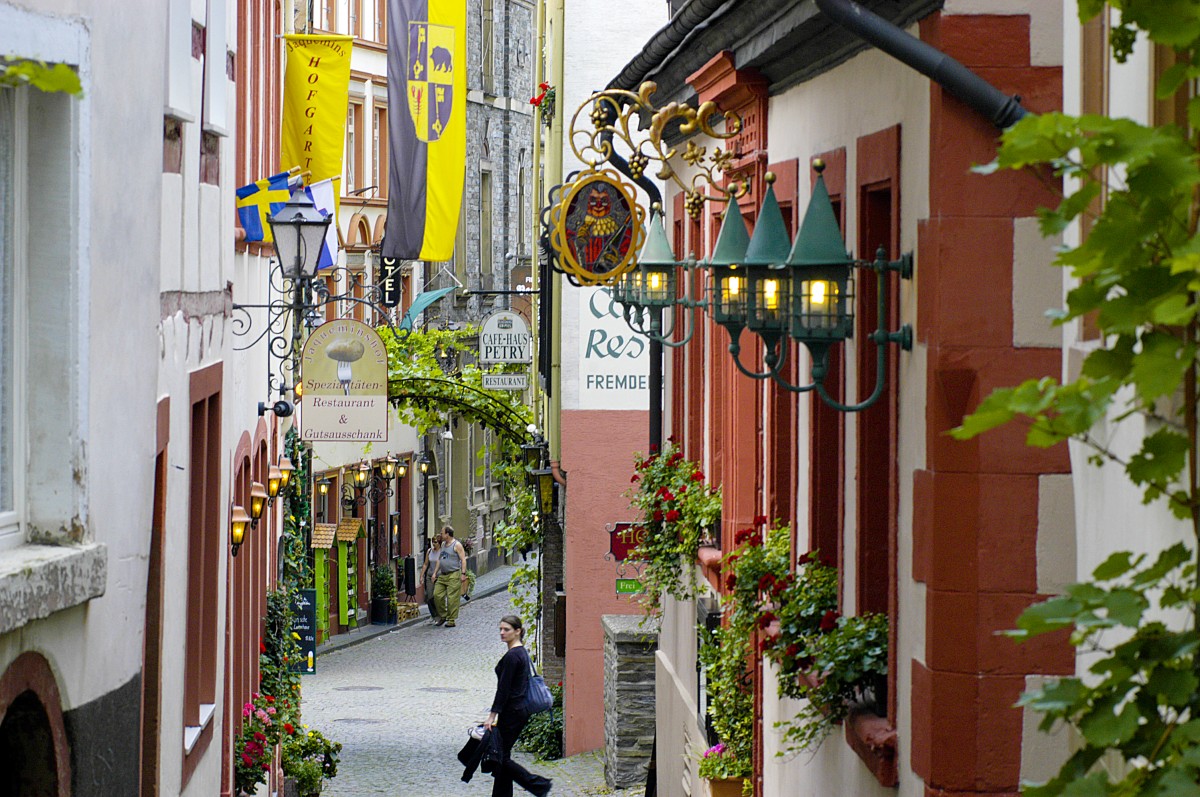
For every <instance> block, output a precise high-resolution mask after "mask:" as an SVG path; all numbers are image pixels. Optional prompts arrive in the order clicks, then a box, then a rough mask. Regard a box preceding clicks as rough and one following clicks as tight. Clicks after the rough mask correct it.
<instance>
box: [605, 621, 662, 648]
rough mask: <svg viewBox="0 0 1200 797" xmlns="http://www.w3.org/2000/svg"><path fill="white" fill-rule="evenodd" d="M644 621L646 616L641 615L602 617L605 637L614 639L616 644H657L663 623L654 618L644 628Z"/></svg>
mask: <svg viewBox="0 0 1200 797" xmlns="http://www.w3.org/2000/svg"><path fill="white" fill-rule="evenodd" d="M644 620H645V616H644V615H641V614H605V615H601V616H600V622H601V624H602V626H603V628H604V633H605V636H607V637H612V640H613V641H614V642H617V643H625V642H633V643H636V644H657V642H658V630H659V625H660V623H661V621H660V620H659V619H658V618H653V619H651V620H649V621H647V622H646V624H645V626H643V625H642V622H643V621H644Z"/></svg>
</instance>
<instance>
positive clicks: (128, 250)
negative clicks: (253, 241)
mask: <svg viewBox="0 0 1200 797" xmlns="http://www.w3.org/2000/svg"><path fill="white" fill-rule="evenodd" d="M166 26H167V22H166V7H165V6H164V5H163V4H161V3H154V2H149V1H148V0H142V1H140V2H129V3H119V4H113V3H107V2H92V1H91V0H46V1H45V2H42V1H41V0H39V1H38V2H33V3H22V4H20V6H18V5H15V4H12V3H8V2H3V3H0V54H3V55H4V56H10V57H15V58H18V59H21V58H29V59H39V60H44V61H47V62H50V63H65V64H69V65H71V66H72V67H74V68H76V69H77V70H78V73H79V76H80V79H81V83H82V89H83V95H82V97H80V98H70V97H67V96H66V95H40V94H35V93H34V92H33V91H32V90H28V89H22V90H21V91H22V92H23V93H24V94H25V95H26V100H27V101H28V105H27V107H26V108H25V112H26V113H25V115H24V116H23V114H22V113H21V111H20V110H18V112H17V115H16V122H17V124H18V126H21V125H29V126H28V128H27V129H26V139H25V142H24V146H25V149H24V150H23V151H22V150H18V164H19V168H22V169H25V170H26V171H25V176H26V177H27V178H28V179H29V181H30V183H29V184H28V185H27V186H26V188H25V189H24V190H25V200H26V201H25V204H24V207H23V209H19V210H18V212H17V217H16V225H15V227H14V228H13V230H14V235H15V237H14V239H13V240H15V241H17V242H21V241H23V246H24V251H23V255H24V258H25V263H24V267H25V276H26V277H27V281H26V282H25V284H24V288H25V290H26V291H27V293H26V295H25V296H23V297H20V298H19V299H18V301H21V302H22V303H23V305H24V307H25V309H26V310H27V311H28V313H27V315H26V316H25V317H24V322H23V324H22V326H21V327H20V328H18V329H17V330H16V335H15V338H16V341H17V356H18V361H20V360H22V359H24V362H23V363H20V364H19V365H18V370H17V380H16V382H15V387H16V388H17V390H16V395H15V408H16V412H17V413H18V419H19V424H20V425H19V426H18V428H19V430H21V432H23V436H22V437H21V438H19V439H18V440H17V446H16V448H15V449H13V451H14V454H13V460H11V461H10V462H9V463H7V464H9V465H10V466H12V465H15V467H16V468H17V469H18V471H19V472H20V473H21V475H22V477H23V480H22V482H21V483H20V489H19V491H18V494H17V512H18V514H19V515H20V531H19V532H18V533H17V534H16V535H15V536H14V537H13V538H11V539H10V540H9V544H7V545H6V546H5V550H3V551H0V603H3V604H4V605H5V606H6V607H8V611H7V612H6V615H5V622H4V627H3V630H2V631H0V672H3V671H4V670H6V669H7V668H8V667H9V665H10V664H11V663H12V662H13V661H14V659H16V658H17V657H18V656H19V655H21V654H22V653H26V652H30V651H33V652H36V653H37V654H39V655H41V656H43V657H45V659H46V660H47V661H48V662H49V665H50V668H51V671H52V672H53V676H54V678H55V680H56V681H57V685H58V690H59V694H60V697H61V706H60V707H58V706H56V707H50V708H51V709H52V710H55V711H57V710H59V709H60V708H61V710H62V711H63V712H64V713H67V714H69V715H72V717H73V719H74V720H77V721H78V724H77V726H76V727H74V728H73V729H72V731H71V733H70V734H68V738H67V742H68V744H69V745H70V746H71V747H75V748H78V749H77V753H78V755H79V759H78V765H77V767H76V770H75V771H74V772H73V773H72V780H73V784H71V785H68V786H67V788H68V789H70V788H72V787H73V786H74V787H77V788H80V789H81V790H79V791H75V792H74V793H83V792H85V791H89V788H88V786H90V793H95V794H126V793H131V792H132V791H136V777H137V728H138V724H137V710H138V697H139V689H138V685H139V673H140V671H141V659H142V626H143V620H144V610H145V602H144V598H145V583H146V574H147V554H148V547H149V539H150V526H151V496H152V495H153V492H154V491H153V486H154V454H155V433H154V429H155V421H154V419H155V400H156V393H157V390H158V385H157V383H156V380H157V376H158V369H157V364H158V362H159V355H160V348H159V337H158V335H157V334H156V331H155V327H156V322H157V319H158V318H159V290H158V286H159V281H160V275H159V254H160V233H161V229H160V214H161V204H160V201H161V195H162V184H161V174H162V141H163V137H162V108H163V106H164V83H163V78H162V76H163V74H164V72H165V61H164V56H165V48H164V47H163V42H162V39H161V37H160V36H158V35H152V36H149V37H147V38H145V39H143V40H141V41H140V42H138V46H130V47H117V46H113V45H112V43H113V42H117V41H125V40H129V38H130V31H156V32H157V31H161V30H165V29H166ZM9 109H10V110H11V106H9ZM9 121H10V122H11V121H12V119H10V120H9ZM10 242H11V241H10ZM21 257H22V254H21V253H18V259H20V258H21ZM11 300H12V298H11V297H10V298H8V299H6V301H11ZM35 539H36V540H39V541H43V542H45V543H47V544H45V545H32V544H30V543H31V542H33V541H34V540H35ZM95 710H99V711H101V712H103V711H106V710H107V711H110V712H112V714H111V715H110V719H109V721H108V722H107V723H105V724H97V723H96V722H95V720H96V719H98V717H97V715H96V714H94V713H93V712H94V711H95ZM111 717H119V718H121V719H118V720H117V723H118V724H117V725H114V723H113V721H112V719H111ZM117 737H125V740H124V741H123V742H122V741H118V740H117ZM175 738H176V739H178V736H176V737H175ZM105 759H107V760H105ZM81 784H88V785H85V786H81Z"/></svg>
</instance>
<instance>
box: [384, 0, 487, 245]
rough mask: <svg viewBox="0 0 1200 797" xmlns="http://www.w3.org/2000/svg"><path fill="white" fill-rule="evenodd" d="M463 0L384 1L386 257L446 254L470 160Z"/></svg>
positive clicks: (455, 223) (456, 222) (465, 12)
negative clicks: (387, 112) (387, 155)
mask: <svg viewBox="0 0 1200 797" xmlns="http://www.w3.org/2000/svg"><path fill="white" fill-rule="evenodd" d="M466 23H467V5H466V0H389V2H388V107H389V108H391V109H392V112H391V114H390V117H389V126H390V130H389V136H390V138H389V142H390V144H391V146H390V154H391V158H390V160H391V162H390V170H391V173H390V175H389V179H390V183H389V187H390V188H389V191H388V215H387V226H386V228H385V230H384V235H383V256H384V257H386V258H399V259H402V260H449V259H450V258H451V257H452V256H453V254H454V237H455V232H456V231H457V228H458V214H459V206H460V205H461V204H462V191H463V175H464V174H465V172H466V159H467V34H466Z"/></svg>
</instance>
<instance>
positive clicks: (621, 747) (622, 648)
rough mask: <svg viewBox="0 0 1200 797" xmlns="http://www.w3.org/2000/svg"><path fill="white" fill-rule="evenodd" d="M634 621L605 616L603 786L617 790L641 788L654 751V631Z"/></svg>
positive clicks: (623, 616) (634, 617)
mask: <svg viewBox="0 0 1200 797" xmlns="http://www.w3.org/2000/svg"><path fill="white" fill-rule="evenodd" d="M642 619H643V618H642V617H641V616H640V615H628V614H606V615H604V616H603V617H602V618H601V622H602V624H603V625H604V780H605V781H606V782H607V783H608V785H609V787H610V788H614V789H621V788H627V787H630V786H637V785H642V784H644V783H645V782H646V768H647V766H648V765H649V763H650V755H651V753H652V752H653V750H654V651H655V650H656V649H657V648H658V626H657V625H656V624H651V623H647V624H646V625H645V626H644V627H643V626H642Z"/></svg>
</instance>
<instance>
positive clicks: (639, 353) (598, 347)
mask: <svg viewBox="0 0 1200 797" xmlns="http://www.w3.org/2000/svg"><path fill="white" fill-rule="evenodd" d="M577 293H578V294H579V302H580V307H579V311H580V312H579V316H578V317H579V357H580V368H579V398H580V405H581V407H582V408H586V409H613V410H644V409H646V408H647V406H648V400H649V396H648V395H647V390H648V388H649V365H650V363H649V357H648V356H647V353H648V351H649V346H648V344H647V342H646V339H645V338H643V337H642V336H641V335H638V334H637V333H635V332H633V330H631V329H630V328H629V325H628V324H626V323H625V319H624V318H623V317H622V315H621V309H620V307H619V306H618V305H616V304H615V303H614V302H613V300H612V294H610V293H609V290H608V289H607V288H594V289H588V288H583V289H580V290H579V291H577Z"/></svg>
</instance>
